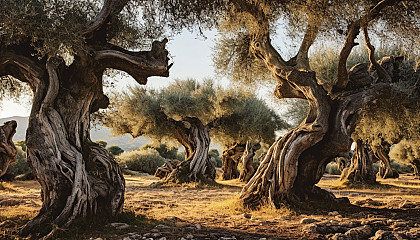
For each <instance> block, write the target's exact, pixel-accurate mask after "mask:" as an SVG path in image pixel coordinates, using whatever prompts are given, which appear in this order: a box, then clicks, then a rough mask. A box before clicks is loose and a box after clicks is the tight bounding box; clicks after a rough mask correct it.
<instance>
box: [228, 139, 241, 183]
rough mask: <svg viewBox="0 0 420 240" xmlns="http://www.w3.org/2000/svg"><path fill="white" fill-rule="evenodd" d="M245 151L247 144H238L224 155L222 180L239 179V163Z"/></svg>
mask: <svg viewBox="0 0 420 240" xmlns="http://www.w3.org/2000/svg"><path fill="white" fill-rule="evenodd" d="M244 151H245V144H238V143H236V144H235V145H233V146H231V147H229V148H228V149H226V150H224V151H223V154H222V162H223V166H222V170H223V174H222V179H223V180H230V179H235V178H238V177H239V171H238V163H239V161H240V159H241V157H242V155H243V153H244Z"/></svg>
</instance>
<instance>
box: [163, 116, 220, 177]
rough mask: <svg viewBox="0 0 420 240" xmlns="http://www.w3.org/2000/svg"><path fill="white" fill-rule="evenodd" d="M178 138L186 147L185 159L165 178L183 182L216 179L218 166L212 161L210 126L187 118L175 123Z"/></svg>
mask: <svg viewBox="0 0 420 240" xmlns="http://www.w3.org/2000/svg"><path fill="white" fill-rule="evenodd" d="M175 126H176V129H177V136H176V137H177V139H178V141H179V142H180V143H181V144H182V145H183V146H184V147H185V160H184V161H183V162H181V163H180V164H179V165H178V166H177V168H176V169H174V170H173V171H172V172H171V174H170V175H169V176H168V177H167V178H166V179H165V181H170V182H176V183H183V182H198V181H200V180H205V181H214V179H215V178H216V168H215V166H214V165H213V163H212V162H211V161H210V157H209V148H210V134H209V131H210V127H209V126H204V125H203V123H202V122H201V121H200V120H199V119H197V118H185V119H184V120H183V121H182V122H176V123H175Z"/></svg>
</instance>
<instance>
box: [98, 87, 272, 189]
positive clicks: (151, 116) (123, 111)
mask: <svg viewBox="0 0 420 240" xmlns="http://www.w3.org/2000/svg"><path fill="white" fill-rule="evenodd" d="M250 99H256V98H255V97H254V96H253V95H252V94H250V93H247V92H244V91H239V90H238V91H233V90H232V91H231V90H223V89H221V88H220V87H216V86H214V84H213V83H212V82H211V81H206V82H204V83H202V84H200V83H197V82H196V81H194V80H185V81H176V82H175V83H173V84H171V85H170V86H168V87H167V88H166V89H163V90H160V91H157V90H153V89H145V88H140V87H136V88H133V89H131V92H130V93H129V94H128V93H127V94H125V95H123V96H122V97H121V98H120V99H117V100H116V102H117V104H116V105H115V106H116V107H115V111H113V112H110V113H109V114H108V118H107V120H105V125H106V126H108V127H111V128H112V129H113V132H114V133H116V134H125V133H130V134H131V135H132V136H133V137H138V136H143V135H144V136H148V137H151V138H153V139H157V140H164V141H174V140H175V141H178V142H179V143H180V144H182V145H183V146H184V148H185V160H184V161H183V162H181V164H179V165H178V166H177V168H176V169H175V170H174V171H172V172H171V174H170V175H169V176H168V177H167V179H166V180H167V181H174V182H189V181H199V180H203V179H207V180H214V178H215V168H214V165H213V164H212V163H211V161H210V158H209V155H208V152H209V147H210V134H212V135H215V136H222V135H225V136H231V135H232V134H230V133H228V131H234V129H235V124H236V126H239V125H240V124H238V123H235V121H243V123H241V124H242V125H244V126H245V125H248V128H249V129H248V130H246V129H245V128H242V127H241V129H240V130H241V134H242V135H246V134H247V133H246V131H249V132H252V131H253V130H252V128H253V127H252V125H251V124H252V123H253V122H246V121H244V120H246V119H247V118H246V117H245V116H241V115H238V114H239V113H241V112H242V113H243V112H244V110H238V109H240V108H242V109H248V111H253V109H254V108H249V107H250V106H251V105H249V104H248V101H251V102H252V101H254V100H250ZM247 104H248V105H247ZM246 106H248V108H247V107H246ZM255 114H259V112H258V111H256V112H255ZM233 116H234V117H233ZM260 117H264V116H260ZM273 117H274V115H273ZM256 127H258V126H256ZM211 129H213V131H212V133H210V130H211ZM272 137H274V132H273V135H272ZM256 140H258V139H256Z"/></svg>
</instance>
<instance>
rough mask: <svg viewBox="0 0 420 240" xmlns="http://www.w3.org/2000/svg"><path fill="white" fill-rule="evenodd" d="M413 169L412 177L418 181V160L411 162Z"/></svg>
mask: <svg viewBox="0 0 420 240" xmlns="http://www.w3.org/2000/svg"><path fill="white" fill-rule="evenodd" d="M412 165H413V169H414V176H415V177H416V178H417V179H420V172H419V171H420V159H416V160H414V161H413V162H412Z"/></svg>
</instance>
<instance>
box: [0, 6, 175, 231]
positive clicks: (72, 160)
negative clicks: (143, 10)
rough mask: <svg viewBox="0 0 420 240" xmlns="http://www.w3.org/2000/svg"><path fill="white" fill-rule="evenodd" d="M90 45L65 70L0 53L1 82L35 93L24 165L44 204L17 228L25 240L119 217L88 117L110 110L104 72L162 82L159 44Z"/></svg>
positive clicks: (111, 164) (120, 193)
mask: <svg viewBox="0 0 420 240" xmlns="http://www.w3.org/2000/svg"><path fill="white" fill-rule="evenodd" d="M110 1H111V0H110ZM95 43H97V45H94V46H89V48H91V49H95V50H92V52H90V54H88V55H84V54H81V55H80V56H75V60H74V61H73V63H72V64H71V65H70V66H66V65H65V64H64V61H63V60H62V59H61V58H59V57H50V58H48V59H47V58H42V59H38V58H37V57H33V56H32V55H31V53H32V50H30V49H31V48H30V47H27V48H23V47H22V48H16V49H9V50H2V51H0V76H4V75H12V76H13V77H15V78H17V79H19V80H21V81H24V82H28V83H29V85H30V87H31V89H32V90H33V91H34V100H33V105H32V109H31V114H30V117H29V125H28V129H27V134H26V144H27V160H28V164H29V166H30V167H31V169H32V172H33V173H34V175H35V177H36V179H37V180H38V181H39V183H40V185H41V197H42V201H43V205H42V208H41V210H40V212H39V214H38V215H37V216H36V217H35V218H34V219H33V220H31V221H29V222H28V223H27V224H26V225H25V226H24V227H23V228H22V229H21V234H22V235H24V236H26V235H29V234H34V235H37V234H38V233H40V232H43V233H45V232H48V231H49V233H48V234H47V235H46V236H45V238H50V237H52V236H53V235H54V233H55V230H56V229H59V228H62V227H68V226H69V225H70V224H71V223H72V222H73V221H74V220H75V219H77V218H88V217H93V216H100V217H104V218H110V217H112V216H115V215H116V214H117V213H119V212H120V211H121V210H122V206H123V202H124V191H125V181H124V178H123V175H122V172H121V170H120V168H119V166H118V164H117V163H116V162H115V161H114V158H113V156H111V155H110V154H109V153H108V151H107V150H105V149H104V148H101V147H99V146H97V145H96V144H93V143H92V142H91V140H90V133H89V132H90V114H92V113H94V112H96V111H98V110H99V109H100V108H106V107H107V106H108V104H109V100H108V98H107V97H106V96H105V95H104V94H103V91H102V87H103V81H102V76H103V72H104V70H105V69H106V68H108V67H112V68H116V69H119V70H123V71H126V72H127V73H129V74H130V75H132V76H133V77H135V78H136V80H137V81H138V82H139V83H141V84H145V83H146V81H147V77H149V76H153V75H157V76H167V75H168V69H169V67H168V58H167V51H166V50H165V49H164V46H165V43H166V40H164V41H163V42H157V44H156V42H155V44H154V45H153V48H152V50H151V51H144V52H129V51H125V50H123V49H120V48H118V47H115V46H112V45H110V44H103V43H101V42H99V43H98V42H95ZM28 49H29V50H28ZM26 50H28V51H27V52H25V51H26Z"/></svg>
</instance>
